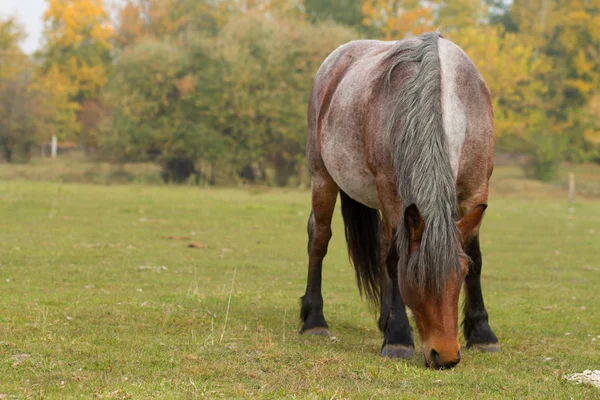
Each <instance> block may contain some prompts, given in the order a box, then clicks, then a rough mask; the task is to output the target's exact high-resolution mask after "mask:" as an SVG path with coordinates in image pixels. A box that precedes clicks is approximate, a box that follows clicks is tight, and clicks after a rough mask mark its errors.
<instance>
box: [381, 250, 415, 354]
mask: <svg viewBox="0 0 600 400" xmlns="http://www.w3.org/2000/svg"><path fill="white" fill-rule="evenodd" d="M392 242H394V241H393V240H392ZM386 269H387V273H385V274H384V275H385V276H384V282H383V284H382V296H381V315H380V317H379V329H380V330H381V331H382V332H383V344H382V345H381V355H382V356H383V357H393V358H410V357H412V356H413V354H414V352H415V342H414V340H413V335H412V329H411V327H410V323H409V322H408V317H407V315H406V307H405V305H404V300H402V296H401V295H400V287H399V282H398V253H397V251H396V246H395V243H392V245H391V246H389V252H388V255H387V258H386Z"/></svg>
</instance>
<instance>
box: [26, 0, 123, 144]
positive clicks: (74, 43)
mask: <svg viewBox="0 0 600 400" xmlns="http://www.w3.org/2000/svg"><path fill="white" fill-rule="evenodd" d="M43 19H44V40H45V44H44V47H43V48H42V50H41V51H40V52H39V54H38V55H37V56H38V58H39V60H40V68H39V79H38V81H39V84H38V87H39V88H40V90H42V91H43V92H44V93H46V94H49V95H50V96H51V97H58V98H60V101H61V103H60V110H57V111H56V112H55V111H53V110H49V112H48V114H49V116H48V119H49V121H53V122H55V123H56V122H58V123H59V125H60V132H58V133H59V134H60V135H62V136H64V137H71V138H72V137H74V136H75V135H77V134H78V133H79V131H80V125H79V123H78V122H77V115H76V112H77V111H78V110H79V108H80V106H81V104H82V103H83V102H84V101H86V100H89V99H95V98H97V97H98V96H99V94H100V91H101V89H102V88H103V86H104V85H105V84H106V82H107V75H108V70H109V67H110V64H111V38H112V36H113V30H112V27H111V25H110V20H109V17H108V14H107V12H106V10H105V8H104V4H103V1H102V0H48V9H47V10H46V12H45V13H44V17H43ZM54 91H58V92H59V93H57V94H52V92H54ZM73 121H76V122H75V123H74V122H73ZM88 142H89V143H90V144H93V143H94V142H95V140H91V139H90V138H89V137H88Z"/></svg>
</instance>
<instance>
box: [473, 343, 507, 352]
mask: <svg viewBox="0 0 600 400" xmlns="http://www.w3.org/2000/svg"><path fill="white" fill-rule="evenodd" d="M467 348H468V349H471V350H475V351H480V352H482V353H499V352H500V344H498V343H476V344H472V345H470V346H468V345H467Z"/></svg>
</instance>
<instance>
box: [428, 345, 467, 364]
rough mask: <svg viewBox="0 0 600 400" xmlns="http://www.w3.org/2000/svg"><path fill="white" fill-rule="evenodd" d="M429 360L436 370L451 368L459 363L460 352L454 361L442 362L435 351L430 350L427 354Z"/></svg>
mask: <svg viewBox="0 0 600 400" xmlns="http://www.w3.org/2000/svg"><path fill="white" fill-rule="evenodd" d="M429 359H430V360H431V365H432V366H433V367H435V368H437V369H446V368H452V367H454V366H455V365H456V364H458V363H459V362H460V350H459V351H458V353H457V354H456V358H455V359H454V360H443V359H442V357H441V356H440V353H438V352H437V351H436V350H435V349H431V351H430V352H429Z"/></svg>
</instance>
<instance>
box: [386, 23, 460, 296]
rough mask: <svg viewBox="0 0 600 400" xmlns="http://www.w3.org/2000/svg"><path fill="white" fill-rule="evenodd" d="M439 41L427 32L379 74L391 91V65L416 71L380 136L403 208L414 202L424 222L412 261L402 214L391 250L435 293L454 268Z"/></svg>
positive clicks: (408, 275) (453, 208)
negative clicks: (387, 148) (387, 150)
mask: <svg viewBox="0 0 600 400" xmlns="http://www.w3.org/2000/svg"><path fill="white" fill-rule="evenodd" d="M439 38H440V35H439V33H437V32H435V33H427V34H424V35H421V36H420V37H419V38H418V39H419V40H420V42H417V44H416V45H415V46H413V47H411V48H408V49H407V48H406V47H404V48H400V49H399V50H398V51H397V52H396V53H395V54H392V55H391V57H390V61H389V62H390V66H389V67H388V69H387V74H386V75H385V77H386V78H387V83H388V87H390V88H391V87H392V86H391V85H392V80H391V77H392V72H393V71H394V69H395V68H396V67H399V66H401V65H403V64H405V63H408V64H409V65H416V72H414V74H413V75H412V76H411V77H410V78H409V79H408V80H406V82H405V83H404V84H403V85H402V87H401V88H400V89H399V93H398V100H397V102H396V105H395V108H394V110H393V112H392V117H391V118H390V123H389V125H388V129H387V132H386V133H387V135H388V139H389V143H390V147H391V151H392V157H393V158H392V159H393V160H394V168H395V175H396V183H397V189H398V193H399V195H400V198H401V199H402V202H403V207H404V209H406V207H408V206H409V205H411V204H416V206H417V208H418V209H419V212H420V214H421V216H422V217H423V220H424V221H425V229H424V232H423V236H422V239H421V245H420V250H419V254H418V259H415V260H412V261H414V262H410V263H409V262H408V261H409V260H408V259H407V257H408V254H409V246H410V243H409V235H408V233H407V232H406V226H405V222H404V213H402V217H401V218H400V221H399V225H398V230H397V232H398V234H397V246H398V255H399V256H400V262H401V264H400V265H403V266H406V267H405V268H406V269H405V270H404V271H403V275H404V277H405V279H408V280H409V281H411V282H413V283H414V284H416V285H417V286H418V287H424V286H428V287H430V288H432V289H436V290H440V289H441V288H442V287H443V286H444V284H445V281H446V279H447V277H448V276H449V273H450V272H451V271H452V270H453V269H455V268H459V263H458V262H457V261H458V252H457V249H456V246H455V243H454V241H455V238H456V225H455V222H454V221H455V219H456V217H457V214H458V212H457V209H458V207H457V204H456V183H455V180H454V172H453V170H452V165H451V164H450V155H449V151H448V143H447V141H448V139H447V137H446V133H445V130H444V119H443V115H442V97H441V86H442V76H441V62H440V55H439V50H438V43H439ZM404 67H405V68H411V67H409V66H404Z"/></svg>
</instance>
